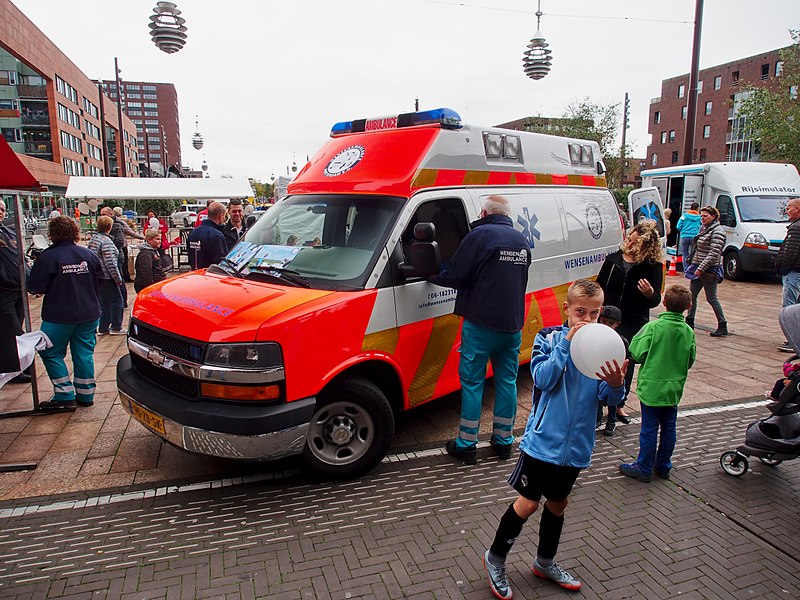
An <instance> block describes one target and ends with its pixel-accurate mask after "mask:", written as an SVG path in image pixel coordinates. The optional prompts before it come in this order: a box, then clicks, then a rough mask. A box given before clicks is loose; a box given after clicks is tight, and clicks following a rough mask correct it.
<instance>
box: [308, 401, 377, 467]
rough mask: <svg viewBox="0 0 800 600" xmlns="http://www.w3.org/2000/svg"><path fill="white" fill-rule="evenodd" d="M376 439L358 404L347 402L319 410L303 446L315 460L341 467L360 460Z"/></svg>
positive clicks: (369, 421)
mask: <svg viewBox="0 0 800 600" xmlns="http://www.w3.org/2000/svg"><path fill="white" fill-rule="evenodd" d="M374 439H375V424H374V423H373V421H372V417H371V415H370V413H369V412H367V411H366V410H365V409H364V408H363V407H362V406H361V405H359V404H356V403H355V402H348V401H346V400H342V401H338V402H332V403H330V404H327V405H325V406H323V407H321V408H320V409H319V410H318V411H317V412H316V414H315V415H314V417H313V418H312V419H311V423H310V424H309V428H308V435H307V437H306V443H307V445H308V449H309V450H310V451H311V453H312V454H313V455H314V457H315V458H316V459H317V460H320V461H321V462H324V463H326V464H329V465H337V466H344V465H348V464H352V463H353V462H355V461H357V460H359V459H360V458H362V457H363V456H364V455H365V454H366V453H367V452H368V451H369V449H370V447H371V446H372V443H373V441H374Z"/></svg>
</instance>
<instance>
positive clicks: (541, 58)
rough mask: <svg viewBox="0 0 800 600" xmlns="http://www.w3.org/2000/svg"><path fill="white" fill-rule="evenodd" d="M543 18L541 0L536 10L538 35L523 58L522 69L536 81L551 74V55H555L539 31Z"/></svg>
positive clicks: (536, 34) (534, 37)
mask: <svg viewBox="0 0 800 600" xmlns="http://www.w3.org/2000/svg"><path fill="white" fill-rule="evenodd" d="M541 18H542V0H539V4H538V8H537V10H536V33H535V34H534V36H533V38H532V39H531V43H530V44H528V49H527V50H526V51H525V52H524V54H523V56H522V69H523V70H524V71H525V75H527V76H528V77H530V78H531V79H534V80H539V79H541V78H542V77H544V76H545V75H547V74H548V73H549V72H550V64H551V61H552V57H551V55H552V54H553V52H552V50H549V48H548V47H549V46H550V44H548V43H547V42H546V41H545V39H544V36H543V35H542V32H541V30H540V29H539V22H540V20H541Z"/></svg>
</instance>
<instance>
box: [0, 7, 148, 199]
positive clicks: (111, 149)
mask: <svg viewBox="0 0 800 600" xmlns="http://www.w3.org/2000/svg"><path fill="white" fill-rule="evenodd" d="M0 130H2V135H3V137H4V138H5V139H6V141H8V142H9V144H10V145H11V148H12V149H13V150H14V152H16V153H17V155H18V156H19V157H20V160H21V161H22V162H23V164H24V165H25V166H26V167H27V168H28V169H29V170H30V171H31V173H32V174H33V175H34V177H36V178H37V179H38V180H39V181H40V182H41V183H42V184H43V185H46V186H48V187H50V189H51V191H53V192H54V193H55V194H57V195H58V194H63V193H64V192H65V191H66V187H67V183H68V181H69V176H70V175H85V176H115V175H117V170H118V164H117V163H118V157H120V156H124V157H125V167H124V168H125V171H124V172H125V174H126V175H127V176H128V177H138V173H139V156H138V148H137V146H138V141H137V137H136V126H135V125H134V123H133V122H132V121H131V120H130V119H129V118H127V117H125V116H124V115H123V118H122V131H123V135H122V136H119V135H118V131H119V120H118V116H117V107H116V105H115V104H114V103H113V102H111V100H110V99H109V98H108V97H107V96H105V95H103V94H101V93H100V92H99V90H98V88H97V86H96V85H95V84H94V83H93V82H92V80H91V79H89V77H87V76H86V75H84V73H83V72H81V70H80V69H79V68H78V67H77V66H76V65H75V64H74V63H73V62H72V61H71V60H70V59H69V58H68V57H67V56H66V55H64V53H62V52H61V51H60V50H59V49H58V47H56V45H55V44H53V42H51V41H50V40H49V39H48V38H47V36H45V35H44V33H42V31H41V30H39V28H37V27H36V25H34V24H33V23H32V22H31V21H30V20H29V19H28V18H27V17H26V16H25V15H24V14H23V13H22V12H21V11H20V10H19V9H18V8H17V7H16V6H14V5H13V4H12V3H11V2H10V1H9V0H0Z"/></svg>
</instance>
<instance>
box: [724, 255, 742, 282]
mask: <svg viewBox="0 0 800 600" xmlns="http://www.w3.org/2000/svg"><path fill="white" fill-rule="evenodd" d="M722 269H723V271H725V277H727V278H728V279H730V280H731V281H741V280H742V279H744V270H743V269H742V261H741V259H740V258H739V253H738V252H737V251H736V250H731V251H730V252H728V253H727V254H726V255H725V258H724V259H723V260H722Z"/></svg>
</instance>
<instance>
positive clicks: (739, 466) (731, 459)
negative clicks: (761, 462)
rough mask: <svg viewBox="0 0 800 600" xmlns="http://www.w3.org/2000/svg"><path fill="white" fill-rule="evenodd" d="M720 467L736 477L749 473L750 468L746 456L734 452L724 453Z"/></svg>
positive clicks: (720, 459)
mask: <svg viewBox="0 0 800 600" xmlns="http://www.w3.org/2000/svg"><path fill="white" fill-rule="evenodd" d="M719 465H720V466H721V467H722V470H723V471H725V472H726V473H727V474H728V475H733V476H734V477H741V476H742V475H744V474H745V473H747V469H748V467H749V466H750V465H748V463H747V459H746V458H745V457H744V456H742V455H741V454H739V453H737V452H733V451H732V450H729V451H728V452H723V453H722V456H720V457H719Z"/></svg>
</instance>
